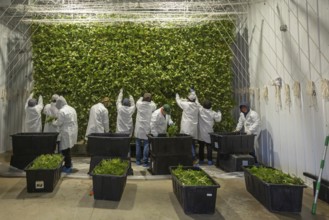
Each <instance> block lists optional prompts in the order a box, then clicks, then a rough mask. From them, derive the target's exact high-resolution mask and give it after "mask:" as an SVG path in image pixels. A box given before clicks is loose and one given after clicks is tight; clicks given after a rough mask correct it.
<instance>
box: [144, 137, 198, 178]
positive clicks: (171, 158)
mask: <svg viewBox="0 0 329 220" xmlns="http://www.w3.org/2000/svg"><path fill="white" fill-rule="evenodd" d="M148 140H149V144H150V158H151V164H150V172H151V173H152V174H153V175H165V174H170V170H169V167H170V166H178V165H182V166H192V165H193V160H192V147H191V146H192V136H189V135H184V134H177V135H176V136H174V137H167V136H166V134H160V135H159V136H158V137H153V136H148Z"/></svg>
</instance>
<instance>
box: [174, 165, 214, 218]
mask: <svg viewBox="0 0 329 220" xmlns="http://www.w3.org/2000/svg"><path fill="white" fill-rule="evenodd" d="M176 168H177V167H170V173H171V176H172V184H173V190H174V193H175V195H176V197H177V199H178V201H179V203H180V204H181V206H182V207H183V209H184V212H185V213H186V214H189V213H192V214H213V213H214V212H215V208H216V197H217V188H219V187H220V185H219V184H218V183H217V182H216V181H215V180H214V179H213V178H211V177H210V176H209V175H208V174H207V176H208V177H209V178H210V179H211V180H212V182H213V184H214V185H213V186H184V185H182V183H181V182H180V181H179V180H178V179H177V177H176V176H175V175H173V174H172V170H173V169H176ZM183 169H192V170H202V169H200V168H199V167H189V166H186V167H183Z"/></svg>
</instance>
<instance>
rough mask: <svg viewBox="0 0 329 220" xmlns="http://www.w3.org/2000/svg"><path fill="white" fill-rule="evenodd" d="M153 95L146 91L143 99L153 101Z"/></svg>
mask: <svg viewBox="0 0 329 220" xmlns="http://www.w3.org/2000/svg"><path fill="white" fill-rule="evenodd" d="M151 98H152V95H151V93H144V95H143V101H149V102H150V101H151Z"/></svg>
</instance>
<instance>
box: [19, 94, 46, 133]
mask: <svg viewBox="0 0 329 220" xmlns="http://www.w3.org/2000/svg"><path fill="white" fill-rule="evenodd" d="M32 98H33V93H31V95H30V96H29V98H28V99H27V100H26V103H25V125H24V129H23V130H24V132H42V120H41V111H42V109H43V99H42V96H41V95H40V96H39V100H38V104H37V105H36V106H33V107H29V106H28V102H29V100H30V99H32Z"/></svg>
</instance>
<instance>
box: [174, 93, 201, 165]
mask: <svg viewBox="0 0 329 220" xmlns="http://www.w3.org/2000/svg"><path fill="white" fill-rule="evenodd" d="M196 100H197V96H196V94H195V91H194V90H193V89H191V90H190V94H189V95H188V97H187V100H186V99H181V98H180V97H179V95H178V94H177V93H176V102H177V105H178V106H179V107H180V108H181V109H182V110H183V113H182V119H181V126H180V133H182V134H187V135H190V136H192V138H193V141H192V157H193V161H194V164H196V163H197V160H196V156H195V140H197V139H198V118H199V106H198V105H197V103H196V102H195V101H196Z"/></svg>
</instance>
